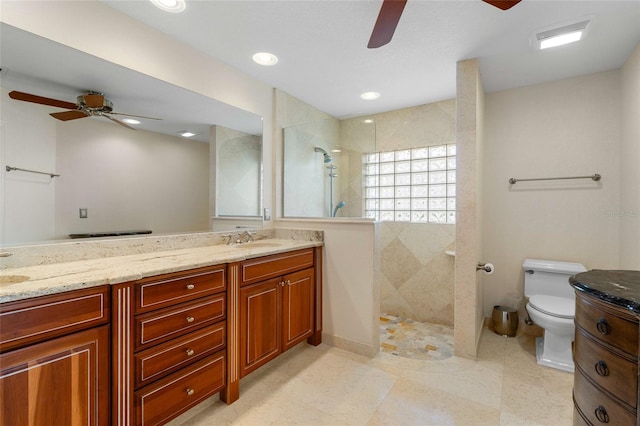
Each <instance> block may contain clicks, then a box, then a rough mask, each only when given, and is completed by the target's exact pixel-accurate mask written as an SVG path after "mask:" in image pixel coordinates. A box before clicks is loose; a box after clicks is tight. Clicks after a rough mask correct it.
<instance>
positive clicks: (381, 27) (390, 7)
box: [367, 0, 520, 49]
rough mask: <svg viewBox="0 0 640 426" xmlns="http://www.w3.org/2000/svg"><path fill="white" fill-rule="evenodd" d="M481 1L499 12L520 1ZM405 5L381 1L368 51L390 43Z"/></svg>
mask: <svg viewBox="0 0 640 426" xmlns="http://www.w3.org/2000/svg"><path fill="white" fill-rule="evenodd" d="M482 1H484V2H485V3H488V4H490V5H492V6H495V7H497V8H498V9H501V10H508V9H511V8H512V7H513V6H515V5H516V4H518V3H520V0H513V1H508V0H507V1H501V0H482ZM406 4H407V0H383V1H382V6H381V7H380V13H379V14H378V19H377V20H376V23H375V25H374V26H373V32H372V33H371V38H370V39H369V44H367V47H368V48H369V49H375V48H378V47H382V46H384V45H385V44H387V43H389V42H390V41H391V38H392V37H393V33H394V32H395V30H396V27H397V26H398V22H399V21H400V16H402V11H403V10H404V6H405V5H406Z"/></svg>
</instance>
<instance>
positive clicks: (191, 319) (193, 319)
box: [187, 317, 196, 322]
mask: <svg viewBox="0 0 640 426" xmlns="http://www.w3.org/2000/svg"><path fill="white" fill-rule="evenodd" d="M195 320H196V319H195V318H194V317H187V322H194V321H195Z"/></svg>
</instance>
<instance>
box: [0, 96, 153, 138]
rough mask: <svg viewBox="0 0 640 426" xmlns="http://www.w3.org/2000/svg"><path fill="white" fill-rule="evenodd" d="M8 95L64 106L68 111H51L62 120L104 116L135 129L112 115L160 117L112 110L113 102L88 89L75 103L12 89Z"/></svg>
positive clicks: (38, 102) (17, 98) (16, 98)
mask: <svg viewBox="0 0 640 426" xmlns="http://www.w3.org/2000/svg"><path fill="white" fill-rule="evenodd" d="M9 97H10V98H11V99H15V100H18V101H25V102H32V103H35V104H41V105H49V106H53V107H57V108H64V109H67V110H69V111H63V112H52V113H51V114H49V115H51V116H52V117H53V118H56V119H58V120H62V121H69V120H76V119H78V118H86V117H105V118H107V119H109V120H111V121H113V122H114V123H117V124H119V125H121V126H123V127H126V128H127V129H131V130H136V129H134V128H133V127H131V126H129V125H128V124H126V123H124V122H123V121H120V120H118V119H117V118H114V117H111V116H112V115H122V116H127V117H137V118H146V119H149V120H161V119H160V118H153V117H145V116H142V115H133V114H124V113H121V112H113V103H112V102H111V101H110V100H109V99H107V98H106V97H105V96H104V94H103V93H100V92H94V91H89V92H87V93H86V94H84V95H80V96H78V97H77V98H76V103H75V104H74V103H72V102H67V101H61V100H58V99H52V98H45V97H43V96H38V95H32V94H30V93H24V92H17V91H15V90H14V91H12V92H9Z"/></svg>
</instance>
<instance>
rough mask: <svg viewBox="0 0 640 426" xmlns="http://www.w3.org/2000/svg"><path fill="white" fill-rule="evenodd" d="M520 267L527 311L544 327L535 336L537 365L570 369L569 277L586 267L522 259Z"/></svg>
mask: <svg viewBox="0 0 640 426" xmlns="http://www.w3.org/2000/svg"><path fill="white" fill-rule="evenodd" d="M522 267H523V269H524V295H525V296H526V297H528V298H529V303H527V307H526V309H527V312H528V313H529V317H530V318H531V320H532V321H533V322H534V324H537V325H539V326H540V327H542V328H543V329H544V336H543V337H538V338H537V339H536V358H537V360H538V364H541V365H545V366H547V367H552V368H558V369H560V370H564V371H569V372H573V369H574V365H573V357H572V351H571V342H573V336H574V324H573V319H574V317H575V309H576V308H575V306H576V305H575V303H576V302H575V300H576V296H575V293H574V289H573V287H571V285H570V284H569V277H571V276H572V275H574V274H577V273H579V272H585V271H586V270H587V268H585V267H584V265H582V264H580V263H572V262H557V261H554V260H536V259H525V260H524V263H523V264H522Z"/></svg>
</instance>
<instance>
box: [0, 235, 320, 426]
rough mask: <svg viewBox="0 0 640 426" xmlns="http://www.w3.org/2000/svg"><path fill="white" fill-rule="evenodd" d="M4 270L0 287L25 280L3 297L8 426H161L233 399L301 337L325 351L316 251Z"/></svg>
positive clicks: (280, 245)
mask: <svg viewBox="0 0 640 426" xmlns="http://www.w3.org/2000/svg"><path fill="white" fill-rule="evenodd" d="M56 270H57V271H58V272H57V273H55V272H54V271H56ZM118 270H119V271H120V273H119V274H118V273H116V272H113V271H118ZM11 272H12V274H14V273H15V275H8V274H7V273H6V272H5V273H3V276H4V277H5V280H4V281H7V282H9V281H11V279H10V278H11V277H25V278H29V279H27V280H24V281H23V282H15V283H10V284H8V285H7V284H6V283H5V284H3V285H2V287H0V290H2V291H0V297H1V298H2V299H0V300H2V301H3V302H4V303H0V321H2V327H1V328H0V331H1V334H0V336H1V340H0V352H1V354H0V364H1V373H0V398H2V404H1V405H2V407H3V408H2V411H3V412H2V416H3V418H4V420H7V421H8V423H6V424H12V425H21V424H40V423H41V422H45V423H47V422H48V421H49V420H50V419H52V418H55V419H56V423H59V424H72V423H74V424H75V423H78V424H91V425H109V424H114V425H133V424H136V425H156V424H164V423H166V422H167V421H169V420H171V419H173V418H175V417H176V416H178V415H179V414H181V413H183V412H185V411H187V410H188V409H190V408H192V407H194V406H195V405H197V404H199V403H200V402H202V401H203V400H205V399H207V398H209V397H210V396H212V395H214V394H216V393H218V392H219V393H220V397H221V399H222V400H223V401H226V402H227V403H232V402H234V401H235V400H237V399H238V398H239V397H240V378H242V377H244V376H245V375H247V374H249V373H250V372H251V371H254V370H255V369H257V368H258V367H260V366H261V365H264V364H265V363H267V362H268V361H270V360H272V359H274V358H275V357H277V356H278V355H279V354H281V353H283V352H284V351H286V350H288V349H289V348H291V347H293V346H295V345H297V344H298V343H300V342H303V341H304V340H307V341H308V342H309V343H310V344H313V345H318V344H320V342H321V334H322V243H321V242H308V241H307V242H300V241H290V240H277V239H274V240H262V241H261V242H255V243H248V244H246V245H244V247H243V246H238V245H231V246H226V245H222V246H211V247H200V248H194V249H182V250H175V251H167V252H159V253H147V254H140V255H131V256H121V257H113V258H105V259H99V260H98V259H93V260H88V261H78V262H68V263H65V264H58V265H55V264H53V265H43V266H33V267H27V268H19V269H13V270H11ZM92 277H93V278H92ZM105 280H106V281H107V282H108V283H107V284H108V285H105V283H104V281H105ZM14 281H19V279H18V278H16V279H15V280H14ZM76 287H77V288H78V289H75V288H76ZM12 288H13V290H12ZM7 299H9V300H7ZM7 416H11V417H7ZM39 422H40V423H39ZM42 424H44V423H42Z"/></svg>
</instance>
